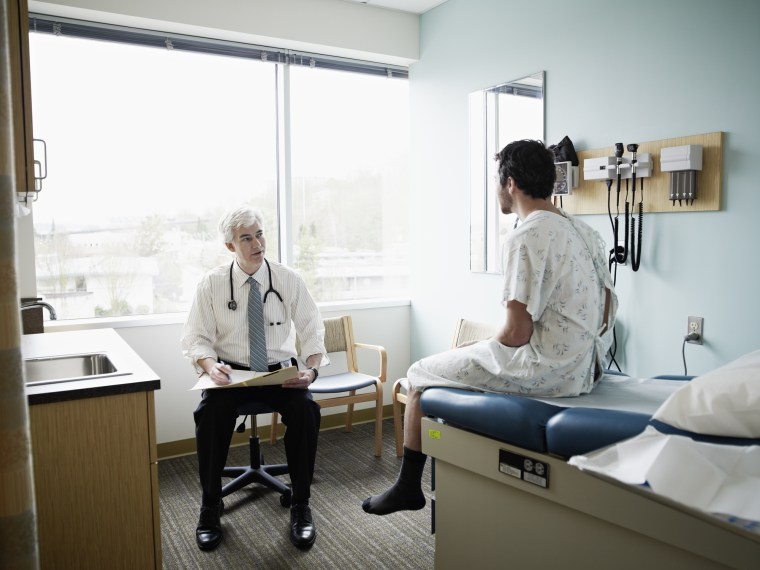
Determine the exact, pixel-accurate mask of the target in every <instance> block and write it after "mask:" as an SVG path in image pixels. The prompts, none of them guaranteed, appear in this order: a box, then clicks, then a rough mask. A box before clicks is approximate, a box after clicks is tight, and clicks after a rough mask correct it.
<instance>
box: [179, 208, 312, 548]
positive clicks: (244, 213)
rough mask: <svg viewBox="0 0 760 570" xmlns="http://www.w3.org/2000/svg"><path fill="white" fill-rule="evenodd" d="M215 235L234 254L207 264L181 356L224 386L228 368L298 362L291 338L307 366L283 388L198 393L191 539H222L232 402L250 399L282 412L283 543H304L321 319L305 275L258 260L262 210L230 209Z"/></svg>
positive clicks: (212, 543) (307, 539) (308, 540)
mask: <svg viewBox="0 0 760 570" xmlns="http://www.w3.org/2000/svg"><path fill="white" fill-rule="evenodd" d="M219 232H220V233H221V235H222V237H223V240H224V243H225V245H226V247H227V249H228V250H229V251H230V252H232V253H233V254H234V260H233V261H232V262H230V263H225V264H223V265H221V266H219V267H216V268H215V269H212V270H210V271H209V272H208V273H207V274H206V275H205V276H204V277H203V278H202V279H201V281H200V283H199V284H198V288H197V291H196V293H195V299H194V301H193V305H192V307H191V309H190V314H189V315H188V318H187V322H186V323H185V326H184V330H183V334H182V350H183V354H184V355H185V357H186V358H188V359H189V360H190V362H192V364H193V366H194V367H195V369H196V371H197V372H198V373H205V374H208V376H209V378H210V379H211V380H212V381H213V382H214V383H215V384H217V385H219V386H224V385H226V384H229V376H228V375H229V374H230V373H231V372H232V369H241V370H258V371H267V370H268V371H274V370H279V369H280V368H283V367H287V366H291V365H292V364H293V365H295V364H297V361H296V357H297V356H298V354H297V352H296V334H298V338H299V340H300V345H301V354H302V355H308V356H306V358H305V364H306V366H305V367H304V369H302V370H299V371H298V373H297V374H296V375H294V376H293V378H290V379H288V380H286V381H285V383H284V384H283V385H282V386H261V387H251V388H231V389H229V390H214V389H211V390H204V391H203V395H202V398H201V402H200V404H199V405H198V408H197V409H196V410H195V413H194V417H195V437H196V445H197V449H198V470H199V474H200V483H201V488H202V500H201V509H200V518H199V521H198V527H197V529H196V533H195V536H196V542H197V544H198V547H199V548H200V549H201V550H212V549H214V548H216V547H217V546H218V545H219V543H220V542H221V541H222V526H221V521H220V517H221V515H222V509H223V507H224V505H223V503H222V496H221V490H222V483H221V474H222V469H223V468H224V465H225V463H226V461H227V452H228V451H229V446H230V441H231V438H232V431H233V429H234V426H235V420H236V417H237V407H238V406H239V405H240V404H243V403H245V402H246V401H250V400H257V401H261V402H265V403H266V404H268V405H269V406H271V407H272V408H273V409H274V410H275V411H277V412H278V413H280V414H281V416H282V422H283V424H285V425H286V426H287V430H286V432H285V453H286V457H287V463H288V472H289V473H290V480H291V484H292V503H291V504H292V506H291V509H290V540H291V542H292V543H293V544H294V545H295V546H297V547H299V548H309V547H310V546H311V545H312V544H314V541H315V539H316V529H315V526H314V521H313V518H312V514H311V510H310V507H309V497H310V489H311V481H312V478H313V475H314V463H315V458H316V452H317V437H318V434H319V426H320V422H321V416H320V408H319V405H318V404H317V403H316V402H314V400H313V398H312V396H311V392H309V390H308V389H307V388H308V386H309V384H311V383H312V382H314V380H316V378H317V376H318V374H319V372H318V366H319V365H320V364H321V363H322V359H323V355H324V354H325V347H324V326H323V324H322V318H321V316H320V313H319V310H318V308H317V305H316V303H315V302H314V299H313V298H312V296H311V295H310V294H309V291H308V290H307V289H306V285H305V283H304V281H303V279H302V278H301V277H300V276H299V275H298V274H297V273H296V272H295V271H293V270H292V269H289V268H287V267H285V266H283V265H280V264H279V263H277V262H274V261H269V260H267V259H265V257H264V255H265V253H266V238H265V237H264V222H263V218H262V216H261V213H260V212H259V211H257V210H253V209H250V208H245V207H243V208H236V209H234V210H232V211H230V212H229V213H227V214H226V215H224V216H223V217H222V218H221V220H220V221H219ZM249 278H250V279H249ZM249 292H250V294H251V300H250V301H249ZM249 307H250V309H249ZM249 321H250V324H249ZM249 335H250V336H249ZM257 345H258V348H259V350H258V352H257V349H256V346H257Z"/></svg>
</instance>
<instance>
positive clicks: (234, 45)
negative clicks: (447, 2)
mask: <svg viewBox="0 0 760 570" xmlns="http://www.w3.org/2000/svg"><path fill="white" fill-rule="evenodd" d="M29 31H30V32H37V33H45V34H53V35H57V36H66V37H74V38H83V39H91V40H101V41H111V42H121V43H128V44H134V45H141V46H147V47H155V48H160V49H170V50H184V51H193V52H198V53H207V54H213V55H223V56H229V57H240V58H246V59H257V60H261V61H265V62H271V63H279V64H292V65H305V66H308V67H313V68H320V69H333V70H340V71H349V72H353V73H365V74H369V75H385V76H387V77H391V78H399V79H408V77H409V70H408V69H407V68H405V67H402V66H393V65H388V64H380V63H376V62H368V61H362V60H355V59H349V58H341V57H336V56H327V55H323V54H315V53H307V52H300V51H299V52H295V51H291V50H285V49H279V48H274V47H266V46H257V45H253V44H246V43H242V42H232V41H227V40H219V39H212V38H201V37H195V36H187V35H182V34H174V33H167V32H160V31H154V30H145V29H140V28H130V27H126V26H116V25H112V24H104V23H99V22H90V21H84V20H74V19H70V18H60V17H57V16H46V15H42V14H34V13H31V14H29Z"/></svg>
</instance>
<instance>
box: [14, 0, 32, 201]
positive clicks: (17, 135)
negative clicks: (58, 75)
mask: <svg viewBox="0 0 760 570" xmlns="http://www.w3.org/2000/svg"><path fill="white" fill-rule="evenodd" d="M8 8H9V16H10V19H9V21H8V39H9V42H8V43H9V45H10V71H11V82H10V86H11V102H12V105H13V113H12V116H11V124H12V125H13V138H14V141H15V143H14V145H13V148H14V154H15V176H16V192H17V193H19V194H26V193H27V192H33V191H34V151H33V148H32V146H33V140H34V135H33V133H32V88H31V80H30V68H29V14H28V12H29V9H28V7H27V0H9V2H8Z"/></svg>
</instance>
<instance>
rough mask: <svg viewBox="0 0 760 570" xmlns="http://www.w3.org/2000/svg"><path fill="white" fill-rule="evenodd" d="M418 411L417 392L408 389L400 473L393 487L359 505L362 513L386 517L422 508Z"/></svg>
mask: <svg viewBox="0 0 760 570" xmlns="http://www.w3.org/2000/svg"><path fill="white" fill-rule="evenodd" d="M421 429H422V409H421V408H420V392H417V391H415V390H409V393H408V394H407V401H406V410H405V411H404V457H403V459H402V460H401V472H400V473H399V476H398V479H397V480H396V482H395V483H394V484H393V486H392V487H391V488H390V489H388V490H387V491H385V492H384V493H382V494H380V495H373V496H371V497H368V498H367V499H365V500H364V502H363V503H362V508H363V509H364V510H365V512H368V513H371V514H373V515H387V514H390V513H395V512H396V511H418V510H420V509H421V508H423V507H424V506H425V502H426V501H425V494H424V493H423V492H422V472H423V470H424V469H425V460H426V459H427V456H426V455H424V454H423V453H422V435H421V433H420V432H421Z"/></svg>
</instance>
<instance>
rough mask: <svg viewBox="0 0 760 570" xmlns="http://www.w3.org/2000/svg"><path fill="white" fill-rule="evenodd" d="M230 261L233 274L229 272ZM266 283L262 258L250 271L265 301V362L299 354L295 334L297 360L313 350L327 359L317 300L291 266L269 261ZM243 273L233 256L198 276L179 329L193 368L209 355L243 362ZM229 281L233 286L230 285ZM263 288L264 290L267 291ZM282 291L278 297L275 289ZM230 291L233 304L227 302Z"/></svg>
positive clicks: (246, 286) (245, 290) (245, 360)
mask: <svg viewBox="0 0 760 570" xmlns="http://www.w3.org/2000/svg"><path fill="white" fill-rule="evenodd" d="M230 266H232V277H230ZM269 266H270V267H271V270H272V273H271V279H272V282H271V288H270V282H269V272H268V270H267V264H266V263H262V264H261V267H259V269H258V271H256V273H254V274H253V278H254V280H256V282H258V284H259V290H260V293H261V298H262V301H264V298H265V297H266V300H265V301H264V303H263V306H264V328H265V332H266V344H267V356H268V360H269V364H275V363H277V362H281V361H284V360H288V359H290V358H291V357H296V358H298V353H297V352H296V334H297V335H298V341H299V344H300V349H301V361H302V362H303V363H305V361H306V359H307V358H308V357H309V356H311V355H312V354H322V355H323V358H322V363H323V364H327V363H328V362H329V361H327V358H326V355H325V346H324V337H325V329H324V325H323V324H322V317H321V315H320V312H319V309H318V308H317V304H316V303H315V302H314V299H313V298H312V296H311V294H310V293H309V291H308V290H307V288H306V284H305V283H304V280H303V279H302V278H301V276H300V275H298V274H297V273H296V272H295V271H293V270H292V269H290V268H289V267H286V266H284V265H282V264H280V263H277V262H275V261H270V262H269ZM247 279H248V275H247V274H246V273H245V272H244V271H243V270H242V269H240V267H239V266H238V264H237V263H236V262H234V261H233V262H231V263H226V264H224V265H220V266H219V267H216V268H214V269H212V270H210V271H209V272H208V273H206V275H204V276H203V278H202V279H201V281H200V283H198V288H197V290H196V292H195V298H194V300H193V305H192V307H191V308H190V314H189V315H188V317H187V322H186V323H185V326H184V328H183V331H182V353H183V354H184V355H185V357H187V358H188V359H190V361H191V362H192V363H193V365H194V366H195V367H196V370H198V371H199V372H202V370H201V368H200V367H199V366H198V365H197V362H198V361H199V360H202V359H204V358H213V359H215V360H222V361H224V362H226V363H230V362H234V363H237V364H241V365H244V366H248V358H249V356H248V290H249V289H250V285H249V284H248V283H247ZM230 281H231V282H232V291H230ZM267 291H269V294H268V295H267ZM275 291H276V292H277V293H279V294H280V296H281V297H282V302H280V299H279V298H278V296H277V294H276V293H275ZM231 293H234V300H235V301H236V303H237V308H236V310H231V309H230V308H229V306H228V304H229V302H230V301H231V300H232V299H233V298H232V297H231V296H230V294H231Z"/></svg>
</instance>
